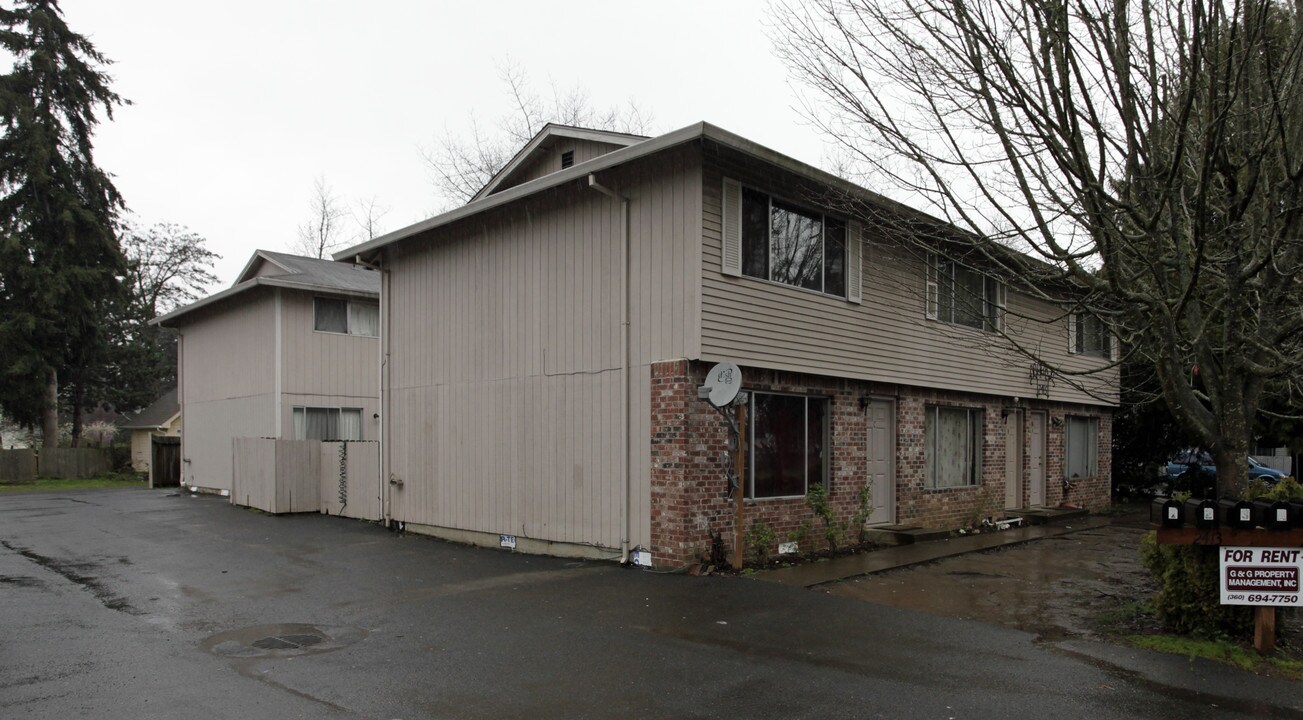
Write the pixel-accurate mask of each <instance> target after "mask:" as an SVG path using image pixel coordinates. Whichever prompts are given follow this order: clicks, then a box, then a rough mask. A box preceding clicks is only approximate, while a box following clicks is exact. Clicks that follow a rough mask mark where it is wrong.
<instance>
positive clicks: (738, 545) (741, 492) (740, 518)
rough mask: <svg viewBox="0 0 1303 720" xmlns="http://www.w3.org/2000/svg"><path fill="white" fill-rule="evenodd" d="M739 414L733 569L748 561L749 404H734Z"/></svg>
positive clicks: (734, 458) (735, 463) (735, 475)
mask: <svg viewBox="0 0 1303 720" xmlns="http://www.w3.org/2000/svg"><path fill="white" fill-rule="evenodd" d="M733 412H734V413H736V414H737V451H736V453H735V454H734V456H733V473H734V477H736V478H737V489H736V491H735V492H734V494H733V561H732V564H733V569H734V570H741V569H742V564H743V563H744V562H746V542H745V536H746V518H745V513H746V505H745V499H746V457H747V455H746V453H747V404H746V403H744V402H739V403H737V404H736V405H734V406H733Z"/></svg>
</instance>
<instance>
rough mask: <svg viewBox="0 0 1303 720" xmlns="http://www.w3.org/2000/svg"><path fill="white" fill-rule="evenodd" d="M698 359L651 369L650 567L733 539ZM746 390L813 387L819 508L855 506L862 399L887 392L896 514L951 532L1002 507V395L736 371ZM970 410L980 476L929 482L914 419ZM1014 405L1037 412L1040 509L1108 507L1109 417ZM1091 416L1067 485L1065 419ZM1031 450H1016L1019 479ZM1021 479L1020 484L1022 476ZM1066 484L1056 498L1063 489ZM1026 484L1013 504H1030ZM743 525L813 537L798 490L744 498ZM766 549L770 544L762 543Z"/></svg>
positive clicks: (845, 510) (816, 539) (719, 430)
mask: <svg viewBox="0 0 1303 720" xmlns="http://www.w3.org/2000/svg"><path fill="white" fill-rule="evenodd" d="M706 370H707V365H705V364H703V363H696V362H689V361H686V360H672V361H666V362H661V363H656V364H654V365H653V366H652V373H651V395H652V398H651V414H652V416H651V438H650V441H651V533H652V554H653V557H654V559H655V562H656V563H657V564H658V565H667V566H679V565H685V564H688V563H692V562H695V561H697V560H698V559H700V558H703V557H706V556H708V554H709V548H710V542H711V535H712V534H713V533H717V534H720V535H722V536H723V538H724V542H725V544H726V546H727V545H731V542H732V533H733V504H732V501H730V500H729V499H728V497H727V496H726V490H727V480H726V479H725V476H724V458H725V457H726V455H727V453H728V429H727V424H726V422H725V420H724V418H723V417H721V415H720V414H719V412H718V411H716V410H715V409H714V408H712V407H711V406H710V404H709V403H707V402H706V401H704V400H699V399H697V387H698V386H700V385H701V384H702V382H703V381H704V378H705V373H706ZM743 373H744V375H745V377H746V381H745V385H744V388H745V389H746V390H758V391H775V392H789V393H800V394H808V395H819V396H823V397H827V398H829V401H830V402H829V434H830V438H831V445H832V447H831V463H830V466H829V505H830V506H831V507H832V508H833V510H834V512H835V513H836V516H837V518H838V519H839V520H848V519H850V518H851V517H852V516H853V515H854V514H855V511H856V506H857V503H858V494H859V490H860V488H861V486H862V485H863V483H864V477H865V473H866V470H867V452H866V443H867V442H868V423H867V419H866V415H865V411H864V409H863V408H862V407H861V398H865V397H890V398H894V399H895V407H896V417H895V424H896V462H895V468H896V478H895V480H896V521H897V522H899V523H909V524H914V525H920V526H925V527H938V528H957V527H961V526H963V525H966V524H968V523H969V522H971V521H972V520H974V519H977V518H982V517H992V518H1001V517H1004V515H1005V510H1004V506H1005V435H1006V431H1005V420H1004V417H1005V414H1006V412H1007V411H1009V410H1011V409H1012V408H1013V407H1014V404H1013V403H1012V402H1011V399H1007V398H1001V397H996V396H989V395H977V394H965V393H956V392H949V391H940V390H937V391H933V390H927V389H922V388H910V387H904V386H892V385H883V384H879V383H872V382H865V381H860V380H846V379H838V378H827V377H820V376H814V375H803V374H797V373H787V372H780V371H772V370H755V369H749V368H743ZM932 405H944V406H947V407H969V408H978V409H981V410H982V411H983V413H982V418H983V443H982V447H983V461H982V483H981V484H980V485H976V486H971V487H962V488H947V489H940V490H933V489H929V488H928V487H927V478H926V468H925V462H924V457H925V455H924V445H923V438H924V416H925V410H926V409H927V407H929V406H932ZM1017 408H1020V409H1021V411H1022V412H1021V417H1022V420H1023V423H1024V434H1027V433H1026V426H1027V424H1028V423H1030V416H1031V412H1033V411H1041V412H1044V413H1046V418H1047V422H1046V424H1045V435H1046V438H1045V449H1046V452H1045V478H1046V483H1045V485H1046V491H1045V494H1046V497H1045V504H1046V505H1051V506H1053V505H1059V504H1060V503H1063V502H1071V503H1074V504H1078V505H1081V506H1083V507H1086V508H1087V509H1090V510H1099V509H1102V508H1104V507H1107V506H1108V504H1109V497H1110V482H1109V478H1110V476H1111V462H1110V457H1111V454H1110V449H1109V448H1110V447H1111V444H1112V440H1111V439H1112V414H1111V412H1110V410H1109V409H1107V408H1102V407H1097V406H1085V405H1071V404H1065V403H1051V402H1045V401H1029V400H1022V401H1020V402H1019V403H1018V405H1017ZM1067 415H1083V416H1091V417H1096V418H1098V421H1099V448H1098V468H1097V469H1098V473H1097V474H1096V476H1095V477H1093V478H1087V479H1082V480H1077V481H1076V482H1075V484H1074V486H1073V487H1072V488H1071V489H1070V490H1066V491H1065V487H1064V483H1063V482H1062V477H1063V462H1064V455H1063V440H1064V426H1065V417H1066V416H1067ZM1028 461H1029V454H1028V453H1024V457H1023V466H1024V467H1023V476H1024V477H1026V476H1027V471H1028ZM1024 485H1026V483H1024ZM1065 492H1066V494H1065ZM1028 500H1029V494H1028V489H1027V488H1026V487H1024V489H1023V502H1022V504H1023V505H1024V506H1026V505H1027V504H1028ZM745 512H746V522H747V524H748V527H750V524H751V523H753V522H756V521H763V522H765V523H766V524H768V525H769V527H771V528H773V530H774V531H775V532H776V533H777V536H778V539H779V540H780V541H781V540H786V539H788V538H789V537H793V536H795V535H796V534H798V533H799V532H800V530H801V527H802V525H803V524H806V523H813V525H814V530H813V531H812V532H810V533H809V534H808V535H807V536H806V538H805V545H803V548H802V549H809V547H810V544H811V543H813V544H814V545H816V546H819V545H820V544H821V540H822V533H821V530H820V524H819V522H818V521H817V520H816V519H815V517H814V514H813V513H812V512H811V511H810V509H809V507H807V506H806V503H805V499H804V498H772V499H758V500H757V499H748V500H747V501H746V509H745ZM771 550H772V549H771Z"/></svg>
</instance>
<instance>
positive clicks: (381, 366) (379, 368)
mask: <svg viewBox="0 0 1303 720" xmlns="http://www.w3.org/2000/svg"><path fill="white" fill-rule="evenodd" d="M353 262H354V263H356V264H357V265H360V266H361V267H364V268H370V269H371V270H375V271H376V272H378V273H380V297H379V300H380V342H379V343H377V345H378V350H377V352H378V354H379V356H380V357H379V358H378V359H379V362H378V363H377V364H376V375H377V378H376V381H377V387H378V388H379V392H380V423H379V430H378V431H377V433H376V440H377V442H379V443H380V487H379V488H378V489H377V492H379V493H380V519H381V520H382V521H383V522H384V524H385V527H389V523H390V520H391V515H390V512H389V510H390V507H389V506H390V503H389V500H390V498H389V484H388V483H387V482H386V478H388V477H389V473H388V470H389V444H388V443H386V442H385V425H386V423H387V421H388V420H389V415H388V414H386V413H385V370H386V369H387V366H388V364H389V282H388V281H387V280H386V276H387V275H388V274H389V271H388V270H385V269H384V263H383V261H382V260H381V259H380V256H379V255H377V257H376V262H374V263H369V262H367V261H366V260H363V259H362V256H361V255H357V256H354V258H353Z"/></svg>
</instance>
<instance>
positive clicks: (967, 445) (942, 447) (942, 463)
mask: <svg viewBox="0 0 1303 720" xmlns="http://www.w3.org/2000/svg"><path fill="white" fill-rule="evenodd" d="M982 416H983V413H982V411H981V410H980V409H976V408H950V407H938V406H932V407H928V408H927V416H926V417H925V418H924V423H923V425H924V430H923V433H924V438H923V442H924V446H925V447H924V453H925V455H926V458H925V459H926V462H927V486H928V487H930V488H934V489H941V488H952V487H967V486H970V485H977V484H979V483H980V482H981V479H982Z"/></svg>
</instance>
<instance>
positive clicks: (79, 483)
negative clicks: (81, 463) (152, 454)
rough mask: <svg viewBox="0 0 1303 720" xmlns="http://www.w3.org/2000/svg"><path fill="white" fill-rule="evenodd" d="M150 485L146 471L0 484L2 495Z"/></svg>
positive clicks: (0, 493) (37, 479)
mask: <svg viewBox="0 0 1303 720" xmlns="http://www.w3.org/2000/svg"><path fill="white" fill-rule="evenodd" d="M148 485H149V482H148V480H146V478H145V475H144V473H109V474H108V475H97V476H95V477H88V478H69V479H66V480H65V479H58V478H36V479H35V480H27V481H24V482H14V483H3V484H0V495H5V494H11V493H24V492H55V491H61V490H98V489H101V488H143V487H147V486H148Z"/></svg>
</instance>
